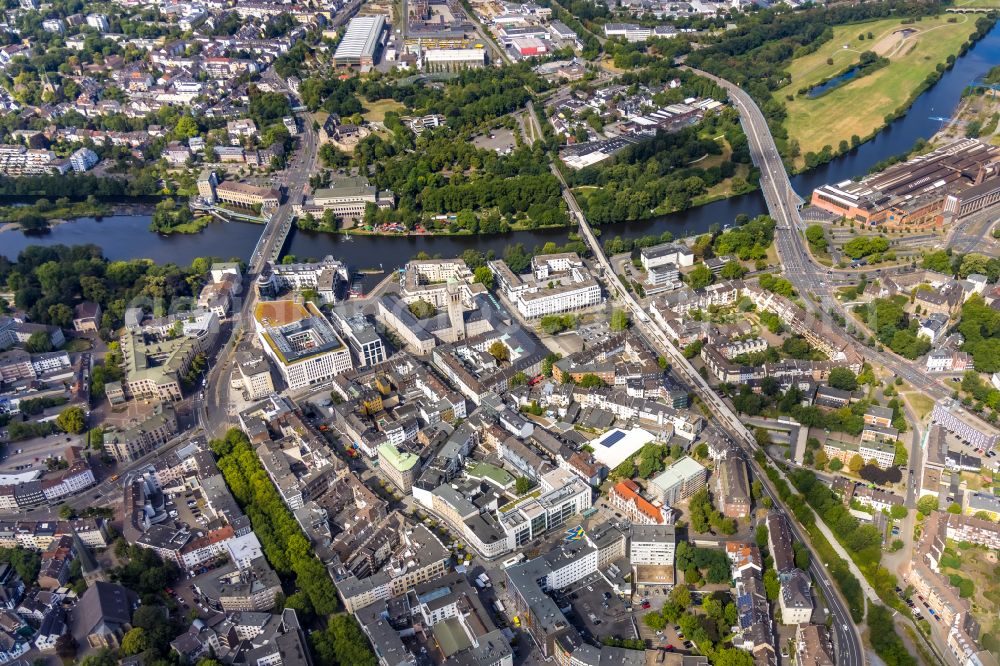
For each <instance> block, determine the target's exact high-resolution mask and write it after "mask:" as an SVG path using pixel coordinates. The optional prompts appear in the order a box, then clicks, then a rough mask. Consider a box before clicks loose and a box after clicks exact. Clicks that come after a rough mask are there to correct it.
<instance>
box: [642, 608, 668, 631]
mask: <svg viewBox="0 0 1000 666" xmlns="http://www.w3.org/2000/svg"><path fill="white" fill-rule="evenodd" d="M642 622H643V624H645V625H646V626H647V627H649V628H650V629H652V630H653V631H663V630H664V629H665V628H666V626H667V619H666V618H665V617H663V615H662V614H660V613H657V612H656V611H650V612H648V613H646V617H644V618H642Z"/></svg>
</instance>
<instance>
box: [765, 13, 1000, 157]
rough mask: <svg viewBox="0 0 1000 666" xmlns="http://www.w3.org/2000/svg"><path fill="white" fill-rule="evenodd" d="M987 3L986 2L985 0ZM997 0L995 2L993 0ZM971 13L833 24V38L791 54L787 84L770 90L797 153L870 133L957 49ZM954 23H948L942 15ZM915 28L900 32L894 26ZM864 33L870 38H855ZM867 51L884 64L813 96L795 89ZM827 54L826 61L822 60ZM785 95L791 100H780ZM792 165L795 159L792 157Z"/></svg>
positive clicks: (847, 64)
mask: <svg viewBox="0 0 1000 666" xmlns="http://www.w3.org/2000/svg"><path fill="white" fill-rule="evenodd" d="M990 1H994V0H990ZM995 1H997V2H1000V0H995ZM978 17H979V15H978V14H960V15H948V14H946V15H943V16H941V17H939V18H924V19H923V20H922V21H919V22H916V23H912V24H907V25H904V24H902V23H901V22H900V20H899V19H885V20H879V21H871V22H868V23H859V24H853V25H849V26H838V27H836V28H834V37H833V39H832V40H830V41H829V42H827V43H825V44H824V45H823V46H822V47H820V49H819V50H818V51H816V52H815V53H810V54H809V55H806V56H802V57H801V58H796V59H795V60H793V61H792V62H791V64H790V65H789V67H788V71H789V73H790V74H791V83H789V84H788V85H787V86H785V87H784V88H781V89H779V90H777V91H775V93H774V94H775V97H776V98H777V99H779V100H781V101H782V102H784V103H785V106H786V108H787V109H788V120H787V127H788V134H789V137H790V138H792V139H796V140H798V142H799V146H800V148H801V152H802V154H803V155H804V154H805V153H807V152H819V151H821V150H822V149H823V146H825V145H829V146H831V147H832V148H833V149H834V150H836V149H837V146H838V144H839V143H840V141H841V140H847V141H850V139H851V136H852V135H855V134H856V135H858V136H859V137H861V138H865V137H866V136H869V135H871V134H872V133H874V132H876V131H878V130H879V129H880V128H881V127H882V126H883V124H884V118H885V116H886V115H888V114H890V113H892V112H894V111H895V110H896V109H898V108H899V107H900V106H902V105H903V104H904V103H906V102H907V100H909V99H910V97H911V95H912V94H913V92H914V91H915V90H917V88H919V86H920V84H921V83H922V82H923V81H924V79H925V78H926V77H927V75H928V74H929V73H931V72H933V71H934V69H935V67H936V66H937V65H938V63H943V62H945V61H946V59H947V58H948V56H949V55H955V54H957V53H958V49H959V48H960V47H961V45H962V43H963V42H964V41H966V40H967V39H968V38H969V36H970V35H971V34H972V33H973V32H974V31H975V22H976V19H977V18H978ZM949 18H951V19H955V20H956V22H955V23H948V19H949ZM903 29H912V30H916V31H917V32H916V33H914V34H910V35H908V36H904V35H903V34H901V33H900V32H899V31H900V30H903ZM869 32H870V33H872V39H867V38H866V39H864V40H859V39H858V37H859V36H861V35H867V34H868V33H869ZM864 51H874V52H876V53H877V54H879V55H882V56H884V57H886V58H888V59H889V61H890V63H889V65H887V66H885V67H882V68H881V69H878V70H876V71H874V72H872V73H870V74H868V75H865V76H861V77H860V78H857V79H854V80H852V81H849V82H847V83H845V84H844V85H842V86H840V87H839V88H836V89H834V90H831V91H830V92H828V93H827V94H825V95H823V96H822V97H819V98H817V99H809V98H807V97H806V96H805V95H797V94H796V93H797V91H798V90H799V89H800V88H803V87H806V88H810V87H812V86H814V85H816V84H817V83H819V82H821V81H823V80H824V79H826V78H828V77H831V76H833V75H836V74H838V73H840V72H843V71H844V70H846V69H847V68H848V67H850V66H851V65H853V64H855V63H857V62H858V59H859V58H860V56H861V53H862V52H864ZM828 59H832V61H833V64H832V65H829V64H827V60H828ZM787 95H792V96H794V97H793V100H792V101H788V100H787V97H786V96H787ZM798 161H799V164H798V166H801V165H802V163H803V160H802V158H801V157H800V158H799V160H798Z"/></svg>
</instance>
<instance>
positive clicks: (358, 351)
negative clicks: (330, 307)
mask: <svg viewBox="0 0 1000 666" xmlns="http://www.w3.org/2000/svg"><path fill="white" fill-rule="evenodd" d="M333 320H334V322H335V323H336V324H337V329H338V330H339V331H340V332H341V333H342V334H343V336H344V338H345V339H346V340H347V344H348V345H350V347H351V351H352V352H354V357H355V358H356V359H357V361H358V367H366V366H371V365H376V364H378V363H381V362H382V361H384V360H385V359H386V353H385V344H384V343H383V342H382V337H381V336H380V335H379V334H378V331H377V330H376V329H375V326H374V325H373V324H372V323H371V322H369V321H368V319H367V318H366V317H365V316H364V314H362V313H360V312H358V313H356V314H353V315H350V316H347V315H345V314H344V313H342V312H337V311H334V313H333Z"/></svg>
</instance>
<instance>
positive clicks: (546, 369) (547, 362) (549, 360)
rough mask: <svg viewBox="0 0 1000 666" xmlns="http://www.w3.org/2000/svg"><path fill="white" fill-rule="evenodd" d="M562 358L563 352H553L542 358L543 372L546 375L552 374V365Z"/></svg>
mask: <svg viewBox="0 0 1000 666" xmlns="http://www.w3.org/2000/svg"><path fill="white" fill-rule="evenodd" d="M561 358H562V354H559V353H552V354H549V355H548V356H546V357H545V358H544V359H542V374H543V375H545V376H546V377H551V376H552V366H553V365H555V362H556V361H558V360H559V359H561Z"/></svg>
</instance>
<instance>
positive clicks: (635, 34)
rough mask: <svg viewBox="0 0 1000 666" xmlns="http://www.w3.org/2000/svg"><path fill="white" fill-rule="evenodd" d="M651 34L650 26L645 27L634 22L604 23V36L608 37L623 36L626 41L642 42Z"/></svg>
mask: <svg viewBox="0 0 1000 666" xmlns="http://www.w3.org/2000/svg"><path fill="white" fill-rule="evenodd" d="M652 34H653V29H652V28H646V27H644V26H641V25H636V24H634V23H605V24H604V36H605V37H607V38H608V39H611V38H613V37H623V38H624V39H625V41H627V42H642V41H645V40H647V39H649V38H650V37H651V36H652Z"/></svg>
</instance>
